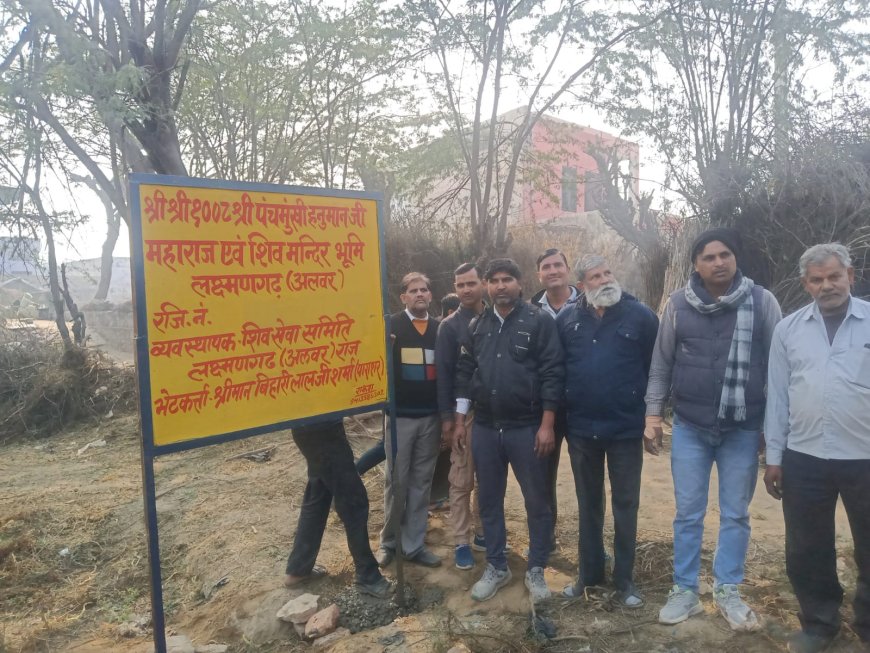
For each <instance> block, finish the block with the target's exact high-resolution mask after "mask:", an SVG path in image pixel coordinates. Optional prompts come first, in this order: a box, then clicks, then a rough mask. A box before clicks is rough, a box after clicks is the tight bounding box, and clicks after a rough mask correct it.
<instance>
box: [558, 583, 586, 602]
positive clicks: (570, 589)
mask: <svg viewBox="0 0 870 653" xmlns="http://www.w3.org/2000/svg"><path fill="white" fill-rule="evenodd" d="M585 594H586V588H585V587H584V586H583V583H581V582H580V581H577V582H576V583H571V584H570V585H565V589H563V590H562V596H564V597H565V598H566V599H579V598H581V597H583V596H584V595H585Z"/></svg>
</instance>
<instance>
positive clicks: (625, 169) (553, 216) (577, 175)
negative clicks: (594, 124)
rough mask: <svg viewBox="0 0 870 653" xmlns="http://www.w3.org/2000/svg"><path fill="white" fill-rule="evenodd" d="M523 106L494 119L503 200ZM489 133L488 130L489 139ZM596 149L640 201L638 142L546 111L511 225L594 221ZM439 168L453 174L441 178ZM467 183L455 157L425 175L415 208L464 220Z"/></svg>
mask: <svg viewBox="0 0 870 653" xmlns="http://www.w3.org/2000/svg"><path fill="white" fill-rule="evenodd" d="M525 111H526V110H525V109H524V108H521V109H515V110H513V111H509V112H507V113H504V114H502V115H501V116H499V117H498V118H497V120H496V125H497V127H496V129H497V138H498V140H499V142H500V143H501V146H500V148H499V152H498V155H497V156H498V160H499V164H498V165H496V168H495V172H494V178H493V181H492V184H493V187H492V197H493V199H494V202H498V200H499V199H500V195H501V193H502V191H503V184H504V182H505V179H506V178H507V173H508V166H509V160H510V158H511V151H512V149H513V143H514V139H515V138H516V132H517V130H518V129H519V127H520V125H521V124H522V122H523V118H524V116H525ZM486 129H487V128H486V127H484V130H486ZM485 136H486V133H484V140H485ZM590 152H596V153H598V154H600V155H601V156H602V157H603V158H604V160H605V161H606V162H607V164H608V165H607V167H608V170H609V173H608V174H611V175H612V176H613V181H614V184H615V185H616V187H617V188H619V189H620V193H621V194H622V196H623V197H624V198H626V199H630V200H632V201H633V202H635V203H636V202H637V199H638V197H639V180H638V177H639V173H640V167H639V162H638V146H637V144H636V143H632V142H630V141H626V140H623V139H621V138H618V137H616V136H613V135H611V134H607V133H605V132H602V131H599V130H597V129H592V128H590V127H583V126H581V125H578V124H575V123H572V122H568V121H566V120H561V119H559V118H555V117H553V116H549V115H546V114H545V115H544V116H542V117H541V118H540V119H539V120H538V121H537V123H536V124H535V126H534V127H533V129H532V132H531V135H530V136H529V137H527V138H526V139H525V142H524V143H523V145H522V153H521V158H520V160H519V167H518V169H517V177H516V182H515V187H514V192H513V195H512V198H511V203H510V207H509V208H508V223H509V225H511V226H533V225H536V224H540V225H543V224H549V223H552V222H554V221H556V222H558V223H567V224H574V225H580V224H585V223H586V222H588V221H590V220H593V221H594V219H595V218H596V217H597V216H598V215H599V214H598V213H597V210H598V208H599V206H600V203H601V191H602V185H601V181H600V180H601V176H600V173H599V170H598V164H597V163H596V161H595V159H594V158H593V157H592V156H591V155H590ZM435 170H437V168H436V169H435ZM441 172H444V173H447V174H445V175H444V176H441V175H440V173H441ZM468 188H469V182H468V176H467V172H466V170H465V169H464V168H462V166H461V164H459V162H458V161H457V162H456V165H454V166H453V167H452V168H450V169H445V170H443V171H441V170H437V171H435V172H434V174H433V175H432V177H429V178H428V179H424V180H423V183H421V189H422V193H421V195H420V200H419V202H420V203H419V205H418V206H417V209H418V210H420V211H422V212H423V213H425V214H428V216H431V217H433V218H435V219H436V221H437V222H440V223H441V224H442V225H461V224H463V223H464V222H466V221H467V220H468V216H469V201H470V193H469V190H468ZM589 214H592V215H589Z"/></svg>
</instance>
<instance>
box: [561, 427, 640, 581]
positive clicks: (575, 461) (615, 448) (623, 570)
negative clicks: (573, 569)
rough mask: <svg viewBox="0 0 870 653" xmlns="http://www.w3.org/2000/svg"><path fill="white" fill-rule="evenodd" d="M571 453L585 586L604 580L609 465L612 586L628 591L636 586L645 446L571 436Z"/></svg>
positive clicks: (632, 441)
mask: <svg viewBox="0 0 870 653" xmlns="http://www.w3.org/2000/svg"><path fill="white" fill-rule="evenodd" d="M568 453H569V455H570V456H571V469H572V471H573V472H574V486H575V488H576V490H577V506H578V508H579V511H580V538H579V554H580V582H581V583H583V585H600V584H601V583H602V582H604V564H605V559H604V501H605V494H604V465H605V461H606V463H607V472H608V474H609V476H610V500H611V510H612V512H613V529H614V538H613V555H614V558H615V560H614V563H615V565H614V569H613V583H614V585H615V586H616V588H617V589H619V590H626V589H628V588H629V587H630V586H631V585H632V584H633V574H634V554H635V545H636V543H637V509H638V506H639V505H640V476H641V470H642V469H643V442H642V440H641V439H640V438H629V439H621V440H593V439H592V438H569V439H568Z"/></svg>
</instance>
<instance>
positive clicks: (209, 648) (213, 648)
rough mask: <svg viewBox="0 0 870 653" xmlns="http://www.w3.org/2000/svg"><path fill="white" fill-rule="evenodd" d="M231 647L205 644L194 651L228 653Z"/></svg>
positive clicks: (197, 652) (195, 652)
mask: <svg viewBox="0 0 870 653" xmlns="http://www.w3.org/2000/svg"><path fill="white" fill-rule="evenodd" d="M229 648H230V647H229V646H227V645H226V644H203V645H202V646H197V647H196V648H195V649H194V653H227V651H228V650H229Z"/></svg>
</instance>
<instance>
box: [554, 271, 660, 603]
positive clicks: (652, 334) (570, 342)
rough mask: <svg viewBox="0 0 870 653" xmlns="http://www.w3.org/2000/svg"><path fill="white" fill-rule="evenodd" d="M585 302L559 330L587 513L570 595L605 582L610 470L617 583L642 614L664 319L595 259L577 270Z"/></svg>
mask: <svg viewBox="0 0 870 653" xmlns="http://www.w3.org/2000/svg"><path fill="white" fill-rule="evenodd" d="M575 271H576V273H577V280H578V287H579V288H580V289H581V290H583V292H584V295H583V296H582V297H580V299H579V300H578V301H577V303H576V304H574V305H573V306H571V307H569V309H568V310H566V311H563V312H562V313H561V314H560V315H559V317H558V319H557V320H556V325H557V328H558V331H559V337H560V339H561V341H562V348H563V349H564V351H565V398H566V401H567V409H568V436H567V437H568V453H569V455H570V457H571V469H572V470H573V472H574V485H575V487H576V490H577V504H578V506H579V509H580V538H579V539H580V542H579V549H580V573H579V575H578V578H577V582H576V583H575V584H573V585H569V586H568V587H566V588H565V590H564V592H563V593H564V594H565V596H568V597H575V596H581V595H582V594H583V590H584V588H585V587H586V586H591V585H600V584H602V583H603V582H604V568H605V559H606V556H605V553H604V540H603V528H604V463H605V460H606V461H607V469H608V472H609V475H610V494H611V503H612V511H613V523H614V533H615V534H614V539H613V549H614V554H615V566H614V570H613V571H614V573H613V581H614V585H615V586H616V590H617V596H618V598H619V601H620V602H621V604H622V605H623V606H624V607H627V608H639V607H641V606H642V605H643V599H642V597H641V595H640V593H639V592H638V591H637V589H636V588H635V586H634V581H633V578H632V575H633V570H634V553H635V541H636V538H637V509H638V505H639V503H640V474H641V469H642V467H643V429H644V414H645V412H646V404H645V403H644V391H645V390H646V381H647V375H648V374H649V366H650V359H651V358H652V351H653V346H654V345H655V340H656V333H657V331H658V324H659V321H658V318H657V317H656V315H655V313H653V312H652V311H651V310H650V309H649V308H648V307H646V306H645V305H643V304H642V303H640V302H639V301H638V300H637V299H635V298H634V297H632V296H631V295H629V294H628V293H625V292H623V291H622V288H621V287H620V285H619V283H618V282H617V280H616V279H615V278H614V276H613V273H612V272H611V270H610V266H609V265H608V264H607V261H606V260H605V259H604V258H602V257H601V256H587V257H584V258H582V259H581V260H580V262H579V263H578V264H577V267H576V269H575Z"/></svg>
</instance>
